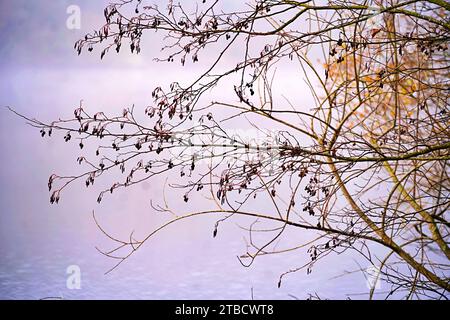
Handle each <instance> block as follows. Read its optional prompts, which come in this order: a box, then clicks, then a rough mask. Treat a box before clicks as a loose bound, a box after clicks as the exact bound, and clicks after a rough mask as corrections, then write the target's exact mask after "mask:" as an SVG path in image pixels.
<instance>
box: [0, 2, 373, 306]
mask: <svg viewBox="0 0 450 320" xmlns="http://www.w3.org/2000/svg"><path fill="white" fill-rule="evenodd" d="M108 2H109V1H105V0H96V1H88V0H72V1H65V0H58V1H53V0H36V1H28V0H0V150H1V151H0V155H1V159H0V299H44V298H49V297H53V298H58V299H59V298H63V299H250V298H252V296H253V297H254V298H255V299H295V298H299V299H305V298H307V297H308V296H309V294H315V293H317V294H318V295H319V296H320V297H321V298H341V299H345V298H346V297H347V294H352V293H353V294H359V293H361V294H363V295H362V296H361V297H364V295H366V294H367V291H368V290H367V288H366V281H365V278H364V275H363V274H361V273H357V274H352V275H348V276H345V277H340V278H337V279H334V280H333V281H330V280H331V279H332V278H334V277H336V276H339V275H342V274H345V273H347V272H351V271H353V270H355V269H359V267H360V266H359V265H358V261H356V260H354V258H353V257H352V256H351V255H348V254H343V255H342V256H334V257H331V258H329V259H328V260H326V263H319V264H317V265H316V267H315V268H314V270H313V272H312V274H309V275H306V271H300V272H298V273H295V274H292V275H289V276H288V277H286V278H285V280H284V282H283V285H282V286H281V288H277V283H278V277H279V275H280V274H281V273H283V272H285V271H287V270H289V269H292V268H296V267H298V266H300V265H302V264H304V263H305V261H308V259H309V255H308V253H307V252H306V249H307V248H305V249H304V250H297V251H294V252H291V253H287V254H280V255H273V256H267V257H261V258H260V259H257V260H256V262H255V263H254V264H253V265H252V266H251V267H250V268H245V267H243V266H242V265H241V264H240V262H239V261H238V259H237V256H239V255H241V254H243V253H245V252H246V243H245V240H244V238H245V237H247V236H248V234H247V233H246V232H245V231H243V230H242V229H241V228H240V225H239V221H236V220H235V221H233V222H229V223H228V222H227V223H224V224H222V225H221V228H220V230H219V234H218V236H217V237H216V238H213V237H212V231H213V228H214V224H215V221H216V220H215V219H214V218H211V217H208V218H197V219H193V220H189V221H184V222H181V223H179V224H176V225H173V226H171V227H170V228H168V229H166V230H165V231H163V232H161V233H160V234H159V235H157V236H156V237H155V238H154V239H152V240H151V241H150V242H148V243H146V244H145V245H144V246H143V247H142V248H141V249H140V250H139V251H138V252H136V254H135V255H133V256H132V257H131V258H130V259H129V260H127V261H126V262H125V263H123V264H122V265H121V266H120V267H119V268H117V269H115V270H114V271H113V272H112V273H109V274H107V275H105V272H106V271H108V270H109V269H110V268H111V267H112V266H113V265H114V263H115V261H113V260H111V259H108V258H106V257H104V256H102V255H101V254H100V253H99V252H98V251H97V250H96V247H99V248H101V249H108V248H110V247H111V241H110V240H109V239H107V238H106V237H105V236H104V235H103V234H102V233H101V232H100V231H99V229H98V228H97V226H96V224H95V222H94V220H93V217H92V212H93V210H95V212H96V216H97V218H98V219H99V221H100V222H101V223H102V225H103V227H105V229H107V230H108V231H109V232H111V233H112V234H115V235H117V236H123V237H127V236H128V235H129V234H130V232H131V231H133V230H135V232H136V234H137V235H140V236H144V235H145V234H146V233H148V232H149V231H151V230H153V229H154V228H155V227H156V226H158V225H159V224H160V223H161V222H162V221H165V220H167V219H166V217H162V216H161V215H159V214H156V213H155V212H153V209H152V208H151V206H150V200H151V199H158V198H160V197H161V190H162V189H163V186H164V184H165V180H164V178H163V177H161V178H157V179H154V180H152V181H151V182H145V183H142V184H139V185H138V186H135V187H133V188H127V189H126V190H120V191H118V192H117V193H115V194H114V195H113V196H109V197H108V199H107V200H106V201H103V202H102V204H101V205H98V204H97V202H96V198H97V195H98V193H97V192H93V191H92V190H89V189H88V190H86V188H83V185H82V183H79V184H75V185H73V186H72V187H71V188H70V189H69V190H68V191H66V194H65V196H64V197H63V199H62V200H63V201H62V202H61V203H60V204H59V205H54V206H51V205H50V204H49V193H48V190H47V181H48V177H49V176H50V174H52V173H61V174H71V173H73V172H74V171H76V170H79V168H78V167H77V164H76V161H75V160H76V158H77V157H78V156H79V150H78V149H77V148H76V147H74V145H73V144H65V143H64V142H63V139H62V137H58V136H57V135H56V136H55V137H54V138H51V139H49V138H47V137H46V138H44V139H43V138H41V137H40V134H39V130H36V129H33V128H32V127H30V126H29V125H27V124H26V122H25V121H24V120H23V119H20V118H19V117H17V116H15V115H14V114H12V113H11V112H10V111H8V110H7V108H6V106H10V107H11V108H13V109H14V110H16V111H17V112H19V113H22V114H26V115H27V116H29V117H36V118H39V119H42V120H45V121H50V120H53V119H57V118H59V117H62V118H65V117H70V116H71V115H72V112H73V110H74V109H75V107H77V106H78V105H79V103H80V100H83V105H84V106H85V107H86V109H87V110H88V111H90V112H94V111H104V112H105V113H107V114H114V113H117V112H121V110H122V109H123V108H124V107H128V106H131V105H132V104H134V105H135V106H136V108H138V109H139V108H141V109H142V112H143V110H144V108H145V106H147V105H148V104H149V103H151V91H152V90H153V88H154V87H155V86H157V85H168V84H169V83H170V82H172V81H174V80H178V81H180V80H181V81H182V80H188V79H189V78H190V73H191V71H192V72H195V71H198V70H195V68H200V67H195V68H194V67H192V66H190V67H188V68H192V70H189V69H188V70H186V69H184V71H185V72H182V73H181V72H179V71H180V67H179V65H178V64H170V65H169V64H161V63H156V62H154V60H153V58H155V57H157V56H158V55H159V54H160V53H159V49H160V41H161V38H160V36H159V35H157V34H154V35H152V34H149V35H148V36H147V41H146V42H145V44H144V46H143V50H142V53H141V54H140V55H139V56H136V55H131V54H130V53H129V52H127V51H126V50H124V51H123V52H121V53H120V54H119V55H116V54H115V53H114V54H109V55H106V57H105V58H104V59H103V60H100V53H99V49H96V50H94V54H82V55H81V56H77V54H76V52H75V51H74V50H73V45H74V43H75V41H76V40H78V39H79V38H81V37H83V36H84V34H85V33H87V32H90V31H92V30H94V29H95V28H98V27H99V26H101V25H102V22H103V21H102V20H103V9H104V7H105V6H106V5H107V4H108ZM156 2H157V1H156ZM159 2H161V5H163V3H164V1H159ZM73 6H76V7H75V8H79V9H80V13H81V16H80V22H81V24H80V28H79V29H78V28H75V29H71V28H68V26H67V20H68V19H69V18H70V15H71V11H70V10H69V13H68V8H69V9H70V8H72V9H73V8H74V7H73ZM292 77H293V76H292ZM284 79H285V83H283V87H284V89H285V90H286V92H289V91H291V92H296V93H297V94H298V88H296V86H295V83H296V81H297V80H300V79H294V78H290V76H289V75H285V77H284ZM230 89H231V88H230ZM223 94H227V93H226V92H224V93H223ZM196 201H197V202H202V201H207V200H205V199H201V198H199V199H196ZM173 209H174V210H177V207H176V204H175V207H174V208H173ZM247 222H248V221H247ZM247 225H248V223H247ZM298 237H300V238H301V237H302V235H301V234H299V233H298V231H296V233H288V234H287V235H286V239H285V241H286V242H288V243H289V241H292V242H293V243H297V242H298V241H297V240H298V239H299V238H298ZM70 266H76V267H78V268H79V270H80V272H81V273H80V275H81V287H80V288H79V289H70V288H69V287H70V286H69V287H68V286H67V279H68V277H69V276H70V275H69V274H68V273H67V270H68V268H69V270H70ZM362 267H367V266H365V265H363V266H362ZM357 296H358V295H357Z"/></svg>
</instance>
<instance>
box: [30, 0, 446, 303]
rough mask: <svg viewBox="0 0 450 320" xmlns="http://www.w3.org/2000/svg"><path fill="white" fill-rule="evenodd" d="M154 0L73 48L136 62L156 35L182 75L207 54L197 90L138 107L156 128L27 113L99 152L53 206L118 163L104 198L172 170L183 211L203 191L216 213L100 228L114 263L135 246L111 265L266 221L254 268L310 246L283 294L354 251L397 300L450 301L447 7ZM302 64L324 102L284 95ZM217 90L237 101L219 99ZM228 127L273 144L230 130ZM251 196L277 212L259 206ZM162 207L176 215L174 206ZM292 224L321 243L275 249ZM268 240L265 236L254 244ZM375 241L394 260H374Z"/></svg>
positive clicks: (126, 116)
mask: <svg viewBox="0 0 450 320" xmlns="http://www.w3.org/2000/svg"><path fill="white" fill-rule="evenodd" d="M144 2H145V1H141V0H138V1H133V0H123V1H119V2H117V3H113V4H111V5H110V6H108V7H107V8H106V9H105V11H104V16H105V24H104V25H103V26H102V27H101V28H100V29H98V31H96V32H94V33H90V34H87V35H86V36H85V37H84V38H83V39H81V40H79V41H78V42H77V43H76V44H75V49H76V50H77V51H78V54H81V53H82V52H84V51H88V52H95V51H94V49H97V48H99V47H100V50H101V53H100V57H101V58H103V57H104V56H105V55H106V54H110V53H111V51H117V52H119V51H120V50H121V49H122V50H123V49H125V48H126V49H130V51H131V53H134V54H139V53H140V51H141V38H142V37H143V35H144V34H145V33H146V32H147V31H152V30H153V31H157V32H160V33H163V34H164V36H165V38H164V39H165V40H164V42H163V43H162V45H161V46H162V47H163V49H164V51H163V53H166V56H165V57H164V58H159V59H158V61H160V62H161V63H179V64H180V68H182V67H183V66H186V65H188V64H193V63H200V64H201V61H202V60H203V59H205V60H207V63H204V65H202V66H204V68H205V69H204V72H203V73H202V74H201V76H199V77H198V78H196V79H192V82H191V83H190V84H189V85H182V84H180V83H178V82H173V83H172V84H171V85H170V87H169V88H167V89H163V88H162V87H158V88H156V89H155V90H154V91H153V98H154V102H153V104H152V105H151V106H149V107H142V110H143V111H144V109H145V115H146V117H147V118H148V119H147V118H146V119H145V120H138V117H137V116H136V113H135V110H134V108H126V109H124V110H123V113H122V114H120V115H118V116H113V117H112V116H107V115H106V113H104V112H99V113H96V114H90V113H88V112H87V111H86V109H85V108H84V106H83V105H82V104H80V106H79V108H77V109H76V110H75V111H74V116H73V117H72V118H69V119H67V120H58V121H53V122H50V123H46V122H42V121H40V120H36V119H30V118H27V117H25V118H26V119H27V120H28V121H29V123H31V124H32V125H33V126H35V127H37V128H39V129H40V130H41V131H40V132H41V135H42V136H45V135H48V136H50V135H51V134H52V132H53V131H62V132H64V134H65V136H64V139H65V141H66V142H68V141H70V140H76V141H77V144H79V147H80V148H81V149H83V147H84V144H87V143H91V144H98V149H97V154H96V157H93V158H92V157H87V156H86V157H84V156H82V157H79V158H78V162H79V163H80V164H81V165H84V168H85V171H84V172H83V173H82V174H80V175H74V176H61V175H56V174H53V175H52V176H51V177H50V179H49V182H48V187H49V190H50V191H51V198H50V201H51V202H52V203H54V202H55V203H58V201H59V200H60V197H61V195H62V193H63V191H64V190H65V189H66V187H67V186H68V185H70V184H71V183H72V182H74V181H77V180H80V179H84V180H85V182H86V186H87V187H89V186H91V185H92V184H93V183H94V181H95V180H96V179H99V178H100V177H101V176H104V175H107V174H110V175H112V176H116V174H117V168H119V169H120V171H121V172H122V174H123V175H124V177H123V178H120V181H118V182H117V183H115V184H113V185H112V186H111V187H110V188H109V189H107V190H104V191H102V192H101V193H100V194H99V197H98V202H101V201H102V199H103V198H104V196H105V195H106V194H107V193H113V191H114V190H116V189H118V188H125V187H129V186H131V185H134V184H138V183H140V182H142V181H144V180H147V179H151V178H152V177H154V176H157V175H167V174H169V172H177V174H179V175H180V179H177V180H178V181H177V183H176V184H173V185H172V186H173V187H174V188H179V189H181V190H183V191H182V193H181V195H180V197H183V199H184V201H185V202H189V199H190V195H191V194H192V193H194V192H206V193H210V194H211V195H212V199H211V203H212V205H213V206H214V207H213V208H212V209H208V210H204V211H195V212H185V213H180V212H177V213H176V217H175V218H173V219H170V220H169V221H168V222H167V223H166V224H164V225H162V226H161V227H160V228H158V229H157V230H155V231H153V232H151V233H149V234H148V236H147V237H145V238H143V239H139V240H137V239H134V237H132V236H130V238H129V239H117V238H115V237H112V236H111V235H109V234H108V233H106V232H105V234H107V235H108V236H109V237H110V238H111V239H112V241H113V242H114V243H115V244H116V245H117V247H115V249H113V250H112V251H108V252H105V254H106V255H108V256H115V254H116V252H117V251H118V250H119V249H120V250H123V249H128V251H127V252H126V253H125V254H124V255H120V256H118V257H117V256H115V257H116V258H119V264H120V263H121V262H123V261H124V260H126V259H127V258H128V257H129V256H130V255H132V254H133V253H134V252H135V251H136V250H137V249H139V248H140V247H141V246H142V245H143V244H144V243H145V242H146V241H147V240H148V239H149V238H150V237H152V236H153V235H154V234H155V233H157V232H159V231H160V230H162V229H164V228H165V227H166V226H168V225H170V224H172V223H174V222H177V221H180V220H182V219H188V218H191V217H194V216H201V215H215V216H217V217H218V218H217V223H216V225H215V228H214V230H213V235H214V236H216V234H217V232H218V228H219V227H220V223H221V222H224V221H225V220H228V219H233V218H234V217H238V216H246V217H249V218H252V220H254V221H258V222H260V224H258V225H257V226H258V228H257V226H256V225H255V224H254V223H251V224H250V225H249V226H248V229H247V230H248V235H249V248H248V250H247V252H246V253H245V254H244V255H243V256H242V257H241V260H240V261H241V263H242V264H243V265H245V266H250V265H251V264H252V262H253V261H254V260H255V259H257V258H258V257H259V256H261V255H266V254H277V253H280V252H286V251H294V250H298V249H300V248H303V247H305V246H306V247H308V248H309V250H308V252H309V253H310V260H309V261H308V263H306V264H305V265H302V266H296V267H295V268H294V269H292V270H289V271H287V272H286V273H285V274H282V275H281V276H280V279H279V285H281V283H282V279H283V278H284V277H285V276H286V275H287V274H289V273H293V272H298V271H300V270H306V271H307V273H309V272H311V270H312V267H313V266H314V264H315V263H317V262H318V261H320V260H322V259H323V258H325V257H327V256H328V255H329V254H332V253H340V252H343V251H346V250H354V251H356V252H358V253H359V254H360V255H361V256H362V257H364V258H365V259H367V261H368V262H369V263H370V264H373V265H374V266H377V267H378V268H379V270H380V273H379V277H380V278H381V279H382V280H383V281H385V282H387V283H389V284H390V289H389V290H388V291H387V292H385V295H386V297H392V296H393V295H395V296H397V297H398V296H399V295H401V296H402V297H405V298H408V299H411V298H447V297H448V293H449V290H450V284H449V268H450V265H449V259H450V250H449V246H448V239H449V221H448V208H449V205H450V201H449V188H450V181H449V170H448V166H447V163H448V161H449V159H450V139H449V134H450V131H449V130H450V128H449V110H448V102H449V90H448V88H449V80H448V79H449V77H448V75H449V74H448V72H449V67H450V65H449V55H448V40H449V31H450V22H449V19H448V13H449V11H450V3H448V2H447V1H444V0H434V1H417V0H404V1H402V0H360V1H341V0H330V1H291V0H257V1H252V2H249V3H239V4H236V3H234V4H233V7H236V8H232V9H228V10H227V8H229V7H230V6H231V5H230V3H229V2H228V1H218V0H216V1H211V0H208V1H205V0H203V1H198V3H195V1H191V2H189V3H186V2H183V5H180V4H176V3H174V2H172V1H168V3H167V6H166V7H164V8H159V7H157V6H155V5H150V4H146V3H144ZM226 3H228V5H226ZM130 9H131V10H130ZM230 52H238V53H239V54H240V57H241V58H240V59H239V60H238V61H232V62H230V60H231V58H229V57H230V56H231V57H232V58H233V57H234V58H235V59H236V54H233V55H231V54H230ZM204 53H205V54H204ZM203 54H204V55H203ZM206 54H208V56H209V58H208V57H206ZM202 55H203V56H202ZM211 57H212V58H211ZM317 59H319V60H320V63H319V62H314V61H317ZM294 65H295V68H297V69H298V70H299V73H300V74H301V76H302V77H303V78H304V79H305V84H302V83H301V84H299V85H304V86H307V87H308V89H309V91H310V92H311V96H312V98H313V99H314V104H313V105H310V106H296V105H295V104H294V103H290V100H295V98H296V97H289V99H286V100H284V101H280V99H276V98H275V95H276V94H275V93H274V82H273V81H274V80H273V79H274V77H273V75H274V70H275V68H277V67H279V68H290V67H291V66H294ZM175 80H176V79H175ZM275 84H276V78H275ZM215 87H219V88H221V90H224V91H225V90H230V91H231V92H233V97H232V98H230V99H228V101H223V100H220V101H216V100H214V98H212V97H211V94H210V92H211V89H213V88H215ZM205 101H208V102H205ZM23 117H24V116H23ZM239 121H240V122H239ZM233 122H239V123H240V124H242V125H245V126H247V127H248V128H249V129H254V130H256V131H257V132H258V134H259V135H260V138H262V139H259V140H251V139H246V138H245V137H243V136H242V135H233V134H231V133H230V130H229V127H228V126H227V125H228V124H229V123H233ZM270 128H272V129H273V128H275V130H268V129H270ZM274 131H275V134H274V133H273V132H274ZM200 163H203V165H202V166H201V165H199V164H200ZM255 197H258V199H259V198H261V197H262V198H264V199H265V200H266V201H269V203H270V204H271V207H267V208H266V210H265V211H263V212H262V211H260V210H255V206H254V202H252V201H253V199H254V198H255ZM153 208H154V209H155V210H157V211H163V212H170V211H171V209H170V206H168V205H167V204H166V203H165V204H155V203H154V204H153ZM187 208H189V205H187ZM169 216H170V215H169ZM170 217H173V216H170ZM263 222H264V223H267V225H266V228H261V227H260V226H261V225H262V224H261V223H263ZM98 226H99V228H100V229H101V230H102V231H103V229H102V228H101V225H100V224H98ZM287 229H294V230H306V231H307V234H309V235H310V236H311V238H310V240H308V241H304V238H302V239H303V241H302V242H301V243H299V244H298V246H295V247H292V248H291V247H289V248H285V249H282V250H279V249H276V248H275V246H274V244H275V243H277V242H278V240H279V239H281V235H282V234H283V233H285V232H286V230H287ZM263 231H264V232H263ZM261 233H262V234H263V235H264V236H263V238H264V242H261V238H258V241H256V240H255V238H254V236H255V235H259V234H261ZM302 233H305V232H304V231H303V232H302ZM375 247H382V248H384V250H385V251H383V252H386V255H385V256H384V257H378V256H377V255H374V254H372V252H373V251H372V250H373V248H375ZM374 294H376V292H375V291H374V289H372V290H370V298H372V297H373V296H374Z"/></svg>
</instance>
